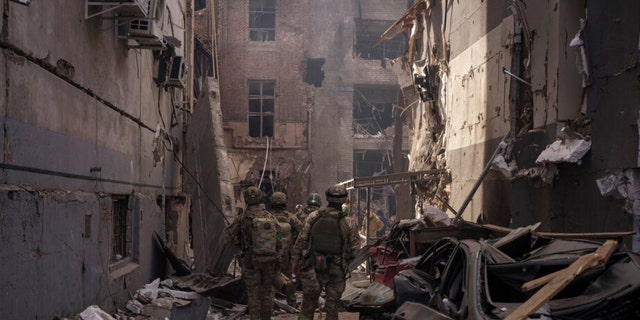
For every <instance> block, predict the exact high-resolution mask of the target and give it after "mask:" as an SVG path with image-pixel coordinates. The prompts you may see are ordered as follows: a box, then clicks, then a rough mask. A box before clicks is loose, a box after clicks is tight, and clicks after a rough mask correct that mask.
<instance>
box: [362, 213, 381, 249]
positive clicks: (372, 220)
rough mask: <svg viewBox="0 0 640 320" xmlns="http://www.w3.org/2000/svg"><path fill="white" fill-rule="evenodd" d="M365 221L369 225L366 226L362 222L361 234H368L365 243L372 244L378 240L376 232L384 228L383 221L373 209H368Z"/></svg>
mask: <svg viewBox="0 0 640 320" xmlns="http://www.w3.org/2000/svg"><path fill="white" fill-rule="evenodd" d="M367 221H368V222H369V227H368V228H366V227H365V224H362V234H366V235H368V237H367V244H369V245H372V244H374V243H376V241H377V240H378V232H379V231H380V230H382V228H384V223H383V222H382V220H380V218H379V217H378V215H377V214H376V213H375V212H374V211H373V209H370V210H369V219H367Z"/></svg>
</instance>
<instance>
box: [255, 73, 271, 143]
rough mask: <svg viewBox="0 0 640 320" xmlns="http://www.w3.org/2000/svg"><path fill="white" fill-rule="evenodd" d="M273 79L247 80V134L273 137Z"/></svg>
mask: <svg viewBox="0 0 640 320" xmlns="http://www.w3.org/2000/svg"><path fill="white" fill-rule="evenodd" d="M275 85H276V83H275V81H271V80H269V81H259V80H252V81H249V136H250V137H253V138H256V137H273V113H274V109H275Z"/></svg>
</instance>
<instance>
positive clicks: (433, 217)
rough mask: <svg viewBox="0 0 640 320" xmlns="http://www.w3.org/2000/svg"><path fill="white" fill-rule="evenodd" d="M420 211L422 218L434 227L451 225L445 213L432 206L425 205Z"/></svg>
mask: <svg viewBox="0 0 640 320" xmlns="http://www.w3.org/2000/svg"><path fill="white" fill-rule="evenodd" d="M422 210H423V215H424V218H425V219H427V220H429V222H431V224H432V225H434V226H448V225H450V224H451V220H450V219H449V216H448V215H447V213H445V212H444V211H442V210H440V209H438V208H436V207H434V206H431V205H425V206H423V208H422Z"/></svg>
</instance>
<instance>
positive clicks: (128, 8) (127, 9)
mask: <svg viewBox="0 0 640 320" xmlns="http://www.w3.org/2000/svg"><path fill="white" fill-rule="evenodd" d="M152 1H154V0H121V1H113V0H111V1H110V0H105V1H102V2H105V3H118V5H117V8H116V10H115V11H116V12H117V13H118V15H119V16H120V17H141V18H147V17H149V7H150V6H151V2H152Z"/></svg>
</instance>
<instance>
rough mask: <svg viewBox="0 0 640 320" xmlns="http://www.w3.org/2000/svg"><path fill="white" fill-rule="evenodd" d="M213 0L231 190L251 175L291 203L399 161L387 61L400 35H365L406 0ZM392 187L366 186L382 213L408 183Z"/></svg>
mask: <svg viewBox="0 0 640 320" xmlns="http://www.w3.org/2000/svg"><path fill="white" fill-rule="evenodd" d="M216 5H217V7H216V11H217V15H216V21H217V28H216V29H217V38H218V41H219V43H220V51H219V54H218V58H219V59H220V61H221V63H220V94H221V103H222V114H223V119H224V134H225V142H226V146H227V148H228V154H229V157H230V159H231V162H232V167H231V168H230V169H229V171H230V177H231V179H232V182H233V183H234V185H236V199H237V198H238V195H239V192H240V190H242V188H243V187H246V185H248V184H254V185H260V187H261V188H262V189H263V191H264V192H265V194H266V195H269V194H271V193H272V192H274V191H283V192H285V193H287V194H288V196H289V199H290V201H289V205H290V207H289V209H290V210H293V209H294V208H293V206H294V205H295V204H298V203H305V202H306V199H307V196H308V195H309V193H312V192H317V193H322V192H323V191H324V190H325V189H326V188H327V186H328V185H330V184H333V183H336V182H340V181H346V180H348V179H351V178H353V177H365V176H374V175H384V174H391V173H394V172H404V171H406V167H407V165H408V161H407V159H406V154H407V152H408V149H409V146H408V139H407V138H408V130H407V126H406V123H405V121H404V118H405V115H404V114H402V109H400V108H398V106H402V105H405V101H404V98H403V94H402V92H401V90H400V89H401V88H400V86H399V85H398V80H397V77H396V75H395V74H394V73H393V71H392V69H391V65H389V64H388V61H389V59H395V58H398V57H400V56H402V55H403V54H404V52H405V51H406V45H407V44H406V43H407V42H406V40H407V39H406V37H405V36H404V35H402V34H401V35H398V36H397V37H396V38H394V39H392V40H390V41H389V42H385V43H384V44H383V45H382V46H379V47H377V48H373V44H374V43H375V42H376V41H377V39H378V38H379V37H380V35H381V34H382V33H383V32H384V31H385V30H386V28H387V27H388V26H389V25H390V24H391V23H393V21H394V20H395V19H396V18H397V16H398V15H400V14H401V13H402V12H404V11H405V10H406V9H407V8H408V6H407V1H404V0H403V1H344V0H340V1H307V0H305V1H274V0H252V1H231V0H223V1H218V2H216ZM402 187H404V188H405V190H403V192H400V193H396V192H395V190H393V189H389V188H383V187H380V188H376V189H374V190H373V192H372V193H373V195H372V196H373V197H375V199H376V200H377V203H378V205H379V206H380V207H381V208H384V209H385V211H387V212H393V213H395V212H396V211H398V212H400V211H401V212H409V211H410V210H411V208H412V207H411V205H406V204H407V203H410V202H411V201H410V198H409V196H408V195H409V192H408V190H409V189H408V186H407V185H404V186H402ZM405 191H406V192H405ZM362 196H366V195H365V194H363V195H362ZM397 196H401V197H403V198H402V201H396V197H397ZM396 204H398V205H400V206H403V207H402V209H399V210H396Z"/></svg>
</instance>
